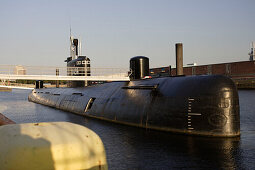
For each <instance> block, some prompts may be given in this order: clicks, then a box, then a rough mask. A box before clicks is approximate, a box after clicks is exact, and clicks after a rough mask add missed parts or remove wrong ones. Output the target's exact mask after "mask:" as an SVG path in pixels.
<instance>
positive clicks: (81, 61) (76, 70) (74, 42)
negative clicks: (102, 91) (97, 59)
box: [65, 36, 91, 87]
mask: <svg viewBox="0 0 255 170" xmlns="http://www.w3.org/2000/svg"><path fill="white" fill-rule="evenodd" d="M79 53H80V55H81V43H79V40H78V39H75V38H73V37H72V36H70V57H68V58H67V60H65V62H67V75H68V76H91V70H90V59H89V58H88V57H87V56H79ZM89 85H90V82H89V81H68V83H67V86H68V87H85V86H89Z"/></svg>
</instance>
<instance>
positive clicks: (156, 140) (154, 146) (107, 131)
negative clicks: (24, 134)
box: [0, 89, 255, 169]
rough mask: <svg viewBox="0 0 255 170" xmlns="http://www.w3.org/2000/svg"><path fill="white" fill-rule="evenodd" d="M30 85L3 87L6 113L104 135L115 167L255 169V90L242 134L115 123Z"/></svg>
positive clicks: (243, 110)
mask: <svg viewBox="0 0 255 170" xmlns="http://www.w3.org/2000/svg"><path fill="white" fill-rule="evenodd" d="M29 93H30V90H17V89H13V90H12V91H7V92H0V113H2V114H4V115H5V116H6V117H8V118H10V119H12V120H13V121H15V122H17V123H28V122H50V121H68V122H72V123H77V124H80V125H82V126H86V127H88V128H90V129H91V130H93V131H94V132H96V133H97V134H98V135H99V136H100V137H101V139H102V141H103V143H104V146H105V149H106V154H107V162H108V166H109V169H255V90H239V91H238V93H239V102H240V117H241V136H240V137H236V138H210V137H198V136H188V135H176V134H172V133H169V132H160V131H154V130H148V129H141V128H136V127H129V126H125V125H119V124H114V123H110V122H105V121H101V120H96V119H91V118H86V117H82V116H79V115H75V114H72V113H69V112H64V111H61V110H57V109H54V108H50V107H47V106H43V105H40V104H35V103H32V102H29V101H28V100H27V97H28V94H29Z"/></svg>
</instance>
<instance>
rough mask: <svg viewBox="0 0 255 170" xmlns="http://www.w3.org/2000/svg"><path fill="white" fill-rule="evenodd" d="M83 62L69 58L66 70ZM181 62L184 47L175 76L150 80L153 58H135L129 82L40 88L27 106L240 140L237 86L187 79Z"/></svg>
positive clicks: (221, 79)
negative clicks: (41, 105)
mask: <svg viewBox="0 0 255 170" xmlns="http://www.w3.org/2000/svg"><path fill="white" fill-rule="evenodd" d="M73 42H74V41H72V42H71V43H72V45H74V46H75V48H77V46H76V44H74V43H73ZM76 54H77V53H76ZM84 59H86V58H81V57H80V58H79V57H77V58H69V59H67V66H69V64H71V63H77V61H80V60H84ZM182 60H183V59H182V44H180V43H179V44H176V67H177V69H176V70H177V75H176V76H168V77H156V78H149V79H146V77H148V76H149V58H147V57H145V56H136V57H133V58H131V59H130V72H129V73H130V74H129V76H130V81H119V82H107V83H103V84H97V85H89V86H86V87H85V84H87V85H88V84H89V83H84V82H75V83H73V82H71V83H69V87H67V88H40V87H39V88H37V89H34V90H33V91H32V92H31V93H30V94H29V96H28V100H29V101H31V102H35V103H39V104H43V105H46V106H50V107H54V108H57V109H61V110H64V111H68V112H72V113H75V114H79V115H82V116H86V117H91V118H96V119H101V120H106V121H110V122H114V123H120V124H124V125H130V126H136V127H140V128H145V129H153V130H160V131H167V132H173V133H180V134H186V135H199V136H207V137H236V136H240V109H239V97H238V92H237V88H236V86H235V84H234V82H233V81H232V80H231V79H230V78H228V77H226V76H223V75H196V76H185V75H183V73H182ZM81 66H82V65H81ZM87 66H88V65H87ZM87 66H85V65H83V66H82V67H83V68H86V67H87ZM86 69H88V68H86ZM77 74H78V75H79V73H75V74H74V73H73V75H77ZM89 74H90V72H89ZM69 75H70V74H69ZM87 76H89V75H87Z"/></svg>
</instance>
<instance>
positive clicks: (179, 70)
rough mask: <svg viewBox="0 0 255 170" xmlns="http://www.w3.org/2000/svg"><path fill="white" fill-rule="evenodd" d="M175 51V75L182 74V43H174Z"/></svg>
mask: <svg viewBox="0 0 255 170" xmlns="http://www.w3.org/2000/svg"><path fill="white" fill-rule="evenodd" d="M175 52H176V76H179V75H183V46H182V43H176V44H175Z"/></svg>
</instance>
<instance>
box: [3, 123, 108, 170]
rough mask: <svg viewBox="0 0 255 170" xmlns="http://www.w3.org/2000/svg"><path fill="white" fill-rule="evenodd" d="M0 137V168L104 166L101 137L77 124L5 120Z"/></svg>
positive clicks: (105, 167) (104, 167)
mask: <svg viewBox="0 0 255 170" xmlns="http://www.w3.org/2000/svg"><path fill="white" fill-rule="evenodd" d="M0 137H1V138H0V169H4V170H8V169H21V170H24V169H26V170H30V169H33V170H35V169H36V170H40V169H43V170H45V169H107V161H106V154H105V150H104V145H103V143H102V141H101V139H100V138H99V136H98V135H97V134H96V133H94V132H93V131H91V130H90V129H88V128H86V127H83V126H80V125H77V124H73V123H68V122H49V123H26V124H9V125H4V126H0Z"/></svg>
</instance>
